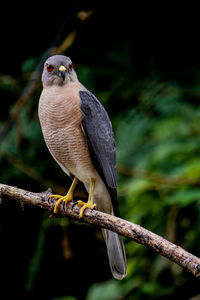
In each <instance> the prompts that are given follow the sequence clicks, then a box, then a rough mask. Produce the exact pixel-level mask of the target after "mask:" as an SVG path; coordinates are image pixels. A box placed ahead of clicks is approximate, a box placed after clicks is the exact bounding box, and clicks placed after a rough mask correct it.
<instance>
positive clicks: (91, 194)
mask: <svg viewBox="0 0 200 300" xmlns="http://www.w3.org/2000/svg"><path fill="white" fill-rule="evenodd" d="M94 185H95V180H94V179H93V178H91V179H90V190H89V197H88V202H84V201H82V200H78V201H77V202H75V203H74V204H77V205H78V206H82V207H81V210H80V213H79V218H82V217H83V213H84V210H85V209H86V208H91V209H93V208H94V207H95V206H96V204H94V203H93V201H94Z"/></svg>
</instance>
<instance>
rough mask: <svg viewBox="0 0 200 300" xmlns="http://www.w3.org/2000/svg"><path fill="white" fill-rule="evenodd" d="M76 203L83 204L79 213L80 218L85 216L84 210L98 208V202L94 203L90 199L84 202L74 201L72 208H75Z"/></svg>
mask: <svg viewBox="0 0 200 300" xmlns="http://www.w3.org/2000/svg"><path fill="white" fill-rule="evenodd" d="M75 205H78V206H82V207H81V210H80V213H79V218H82V217H83V214H84V211H85V209H86V208H90V209H96V204H94V203H92V202H89V201H88V202H84V201H82V200H78V201H76V202H74V204H73V205H72V208H74V206H75Z"/></svg>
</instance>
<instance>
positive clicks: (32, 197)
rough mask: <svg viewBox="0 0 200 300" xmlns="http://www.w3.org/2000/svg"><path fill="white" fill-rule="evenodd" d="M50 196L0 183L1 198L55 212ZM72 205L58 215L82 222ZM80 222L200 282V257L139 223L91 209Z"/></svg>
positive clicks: (76, 209)
mask: <svg viewBox="0 0 200 300" xmlns="http://www.w3.org/2000/svg"><path fill="white" fill-rule="evenodd" d="M50 194H51V191H50V190H47V191H46V192H42V193H33V192H29V191H25V190H23V189H19V188H16V187H12V186H8V185H5V184H0V198H3V197H4V196H5V197H8V198H9V199H13V200H16V201H18V202H20V203H21V204H22V205H31V206H35V207H39V208H42V209H44V210H48V211H50V212H53V208H54V205H55V201H54V200H49V195H50ZM72 206H73V204H72V203H71V202H70V203H68V205H67V206H66V207H65V209H64V210H63V208H62V206H60V209H59V212H58V214H57V216H60V217H71V218H74V219H77V220H80V219H79V212H80V208H79V207H78V206H75V207H74V208H73V207H72ZM80 221H82V222H85V223H88V224H92V225H96V226H99V227H101V228H105V229H109V230H111V231H115V232H116V233H118V234H120V235H122V236H124V237H127V238H129V239H131V240H133V241H135V242H137V243H139V244H142V245H144V246H146V247H148V248H150V249H151V250H153V251H155V252H156V253H159V254H161V255H163V256H165V257H166V258H168V259H170V260H171V261H173V262H175V263H177V264H178V265H180V266H181V267H182V268H184V269H185V270H187V271H188V272H191V273H192V274H193V275H194V276H195V277H196V278H198V279H200V258H198V257H196V256H194V255H192V254H191V253H189V252H187V251H186V250H184V249H183V248H181V247H180V246H177V245H175V244H173V243H171V242H169V241H168V240H166V239H164V238H162V237H161V236H159V235H157V234H155V233H153V232H151V231H149V230H147V229H145V228H143V227H141V226H139V225H137V224H134V223H131V222H129V221H126V220H123V219H121V218H117V217H114V216H111V215H108V214H105V213H102V212H99V211H97V210H90V209H87V210H86V211H85V213H84V216H83V218H81V220H80Z"/></svg>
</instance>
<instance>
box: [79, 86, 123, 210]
mask: <svg viewBox="0 0 200 300" xmlns="http://www.w3.org/2000/svg"><path fill="white" fill-rule="evenodd" d="M79 94H80V99H81V110H82V113H83V119H82V126H83V129H84V132H85V136H86V138H87V142H88V146H89V150H90V155H91V158H92V161H93V163H94V165H95V168H96V169H97V171H98V173H99V175H100V176H101V178H102V180H103V181H104V183H105V184H106V187H107V189H108V192H109V193H110V196H111V199H112V204H113V209H114V212H115V214H116V215H119V210H118V202H117V192H116V187H117V174H116V148H115V140H114V134H113V130H112V125H111V122H110V119H109V117H108V114H107V112H106V111H105V109H104V107H103V106H102V104H101V103H100V102H99V101H98V100H97V98H96V97H95V96H94V95H93V94H92V93H90V92H89V91H80V92H79Z"/></svg>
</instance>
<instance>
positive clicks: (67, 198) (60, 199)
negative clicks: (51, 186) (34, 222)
mask: <svg viewBox="0 0 200 300" xmlns="http://www.w3.org/2000/svg"><path fill="white" fill-rule="evenodd" d="M49 198H50V199H53V198H54V199H58V201H57V202H56V204H55V206H54V210H53V212H54V214H56V213H57V212H58V207H59V206H60V204H61V203H62V202H64V204H65V205H66V204H67V203H68V202H70V201H73V194H72V193H67V195H65V196H61V195H51V196H50V197H49Z"/></svg>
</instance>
